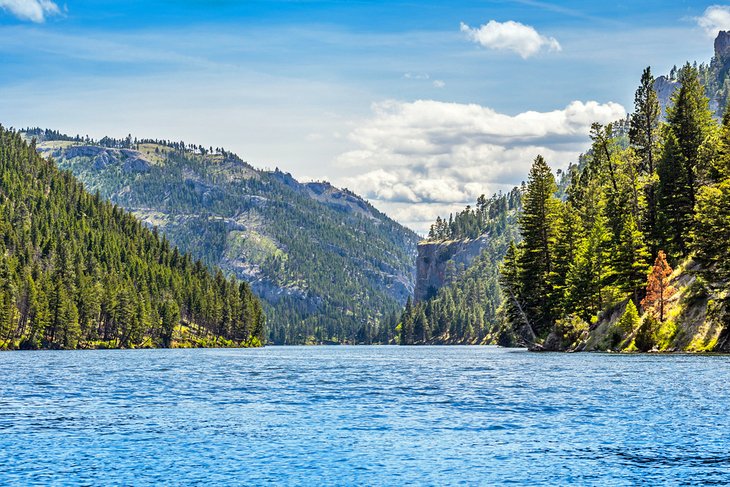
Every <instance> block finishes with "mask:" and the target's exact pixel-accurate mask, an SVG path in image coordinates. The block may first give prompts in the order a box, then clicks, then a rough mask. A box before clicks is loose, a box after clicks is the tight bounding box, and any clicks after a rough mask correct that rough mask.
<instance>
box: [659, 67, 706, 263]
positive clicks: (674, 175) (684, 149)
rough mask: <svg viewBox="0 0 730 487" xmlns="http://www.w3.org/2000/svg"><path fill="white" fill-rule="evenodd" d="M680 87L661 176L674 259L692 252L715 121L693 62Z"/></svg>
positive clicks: (683, 73) (684, 70)
mask: <svg viewBox="0 0 730 487" xmlns="http://www.w3.org/2000/svg"><path fill="white" fill-rule="evenodd" d="M678 81H679V83H680V84H681V85H680V87H679V88H678V89H677V90H676V91H675V93H674V94H673V95H672V106H670V107H669V108H667V123H668V130H667V132H668V134H667V136H666V137H665V140H666V142H665V148H664V154H663V156H662V158H661V160H660V165H659V167H658V168H657V172H658V174H659V192H660V198H659V210H660V212H661V213H663V217H664V219H665V221H666V222H667V223H668V224H669V225H670V226H672V228H673V230H674V231H673V232H672V233H671V234H670V235H668V238H665V239H664V244H665V246H666V248H667V249H668V250H669V251H670V255H671V256H673V257H685V256H687V254H688V252H689V240H690V229H691V224H692V215H693V213H694V206H695V199H696V192H697V189H698V187H697V183H696V179H697V174H696V171H697V165H698V161H699V151H700V147H701V145H702V144H703V142H704V141H705V138H706V137H707V136H708V135H709V134H710V133H711V131H712V129H713V125H714V122H713V120H712V114H711V112H710V109H709V105H708V99H707V97H706V96H705V93H704V88H703V87H702V85H701V84H700V81H699V73H698V72H697V69H696V68H694V67H692V66H691V65H690V64H689V63H687V64H685V65H684V66H683V67H682V69H681V70H680V71H679V76H678Z"/></svg>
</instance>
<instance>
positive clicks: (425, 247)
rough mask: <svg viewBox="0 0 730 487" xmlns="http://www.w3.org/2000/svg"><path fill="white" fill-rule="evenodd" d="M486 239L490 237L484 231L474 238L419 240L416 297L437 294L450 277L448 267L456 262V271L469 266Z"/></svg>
mask: <svg viewBox="0 0 730 487" xmlns="http://www.w3.org/2000/svg"><path fill="white" fill-rule="evenodd" d="M487 241H488V237H487V236H485V235H482V236H481V237H479V238H475V239H466V240H447V241H443V242H431V241H422V242H420V243H419V244H418V257H417V258H416V286H415V290H414V298H415V300H416V301H417V302H418V301H425V300H427V299H429V298H431V297H432V296H434V295H435V294H436V292H438V290H439V289H441V288H442V287H443V286H444V285H445V284H447V281H448V278H449V277H450V276H449V271H448V268H451V267H452V265H453V270H454V271H457V270H459V269H464V268H467V267H469V265H470V264H471V263H472V261H473V260H474V259H476V258H477V257H478V256H479V254H481V253H482V250H484V248H485V247H486V246H487ZM449 262H451V263H452V264H449Z"/></svg>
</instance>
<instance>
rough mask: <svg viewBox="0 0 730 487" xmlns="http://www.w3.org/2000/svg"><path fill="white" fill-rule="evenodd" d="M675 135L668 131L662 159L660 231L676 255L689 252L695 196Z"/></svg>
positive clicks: (658, 231) (659, 200)
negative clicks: (688, 239)
mask: <svg viewBox="0 0 730 487" xmlns="http://www.w3.org/2000/svg"><path fill="white" fill-rule="evenodd" d="M684 159H685V157H684V155H683V154H682V150H681V147H680V144H679V141H678V140H677V137H676V136H675V135H674V132H672V131H668V133H667V134H666V136H665V144H664V150H663V153H662V158H661V160H660V162H659V167H658V169H657V172H658V174H659V185H658V203H659V212H658V215H657V224H658V227H659V228H658V229H657V233H658V234H659V235H661V241H662V243H663V244H664V246H665V247H666V248H667V249H668V251H669V254H670V255H671V256H673V257H677V258H678V257H681V256H684V255H686V254H687V250H688V242H687V236H688V235H689V231H690V229H691V226H692V215H693V212H694V196H690V193H692V191H691V181H690V180H689V179H688V177H687V172H686V170H685V167H686V162H685V160H684Z"/></svg>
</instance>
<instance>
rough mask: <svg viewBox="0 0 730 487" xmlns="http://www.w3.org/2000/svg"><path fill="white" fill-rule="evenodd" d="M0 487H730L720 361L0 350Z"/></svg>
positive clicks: (726, 367)
mask: <svg viewBox="0 0 730 487" xmlns="http://www.w3.org/2000/svg"><path fill="white" fill-rule="evenodd" d="M0 381H1V382H0V484H2V485H23V486H25V485H90V484H94V485H148V484H165V485H196V484H197V485H201V484H208V485H257V484H275V485H281V484H285V485H338V486H339V485H353V484H357V485H409V484H410V485H424V484H425V485H453V484H463V485H495V484H511V485H567V484H580V485H585V484H597V485H636V484H637V483H645V484H646V485H657V484H661V483H668V484H675V485H676V484H682V483H685V484H688V485H689V484H691V485H698V484H711V483H715V484H717V483H719V484H723V483H730V357H728V356H690V355H612V354H549V353H529V352H526V351H524V350H511V349H501V348H496V347H384V346H381V347H378V346H373V347H364V346H363V347H344V346H342V347H266V348H262V349H245V350H238V349H236V350H221V349H208V350H203V349H199V350H108V351H107V350H98V351H39V352H7V353H0Z"/></svg>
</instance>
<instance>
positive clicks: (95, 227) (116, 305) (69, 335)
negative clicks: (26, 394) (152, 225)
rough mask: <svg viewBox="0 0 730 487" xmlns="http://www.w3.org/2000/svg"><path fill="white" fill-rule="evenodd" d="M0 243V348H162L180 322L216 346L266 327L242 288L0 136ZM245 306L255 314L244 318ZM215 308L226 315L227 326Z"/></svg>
mask: <svg viewBox="0 0 730 487" xmlns="http://www.w3.org/2000/svg"><path fill="white" fill-rule="evenodd" d="M0 235H2V240H0V347H5V348H13V347H16V346H20V347H22V348H87V347H90V346H94V345H95V344H101V343H103V344H104V346H109V347H130V348H131V347H136V346H141V345H142V344H143V343H146V342H148V341H151V342H153V343H155V344H158V345H166V346H170V345H171V340H170V338H171V333H170V329H172V328H174V327H175V326H176V325H178V324H179V323H181V322H185V323H188V324H190V325H191V326H194V327H195V329H196V330H197V332H198V334H199V335H203V336H221V337H224V338H228V337H230V336H231V332H230V329H229V328H228V327H229V326H236V327H241V326H246V327H248V328H249V329H261V327H263V325H264V315H263V312H262V311H261V308H260V305H259V304H258V300H257V299H256V298H255V296H254V295H253V294H252V293H251V291H250V289H248V288H247V289H245V290H244V292H243V293H240V294H239V293H237V292H233V291H234V290H235V291H238V289H239V287H238V284H237V283H236V282H234V281H233V280H226V279H225V278H224V277H223V275H222V273H220V271H218V272H217V273H213V272H211V271H209V270H207V269H206V268H205V267H204V266H203V265H202V263H200V262H199V261H193V260H192V259H191V257H190V256H189V255H186V254H181V253H180V252H179V251H178V249H177V248H171V246H170V244H169V243H168V241H167V240H166V239H165V238H159V237H158V236H157V234H156V233H154V232H152V231H150V230H148V229H147V228H145V227H144V226H143V225H142V224H141V223H140V222H139V221H138V220H137V219H136V218H134V217H133V216H132V215H130V214H129V213H127V212H125V211H124V210H122V209H120V208H119V207H117V206H116V205H112V204H111V203H108V202H104V201H102V199H101V198H100V196H99V195H98V194H96V195H91V194H89V193H88V192H86V191H85V190H84V188H83V186H82V185H81V183H79V182H78V181H77V180H76V179H75V178H74V177H73V176H72V175H71V174H70V173H68V172H63V171H59V170H58V169H57V168H56V166H55V165H54V163H53V162H52V161H50V160H44V159H42V158H41V157H40V156H38V155H37V153H36V147H35V142H31V143H30V144H27V143H25V142H24V141H23V139H22V138H21V137H20V135H19V134H17V133H15V132H13V131H9V130H6V129H4V128H2V127H0ZM203 296H205V299H201V298H202V297H203ZM247 307H253V308H254V309H256V310H257V311H256V312H254V313H253V314H249V315H245V314H244V313H243V309H244V308H247ZM173 308H174V309H175V310H177V311H176V312H174V311H173ZM219 308H226V309H229V310H230V313H229V315H228V317H227V319H228V321H227V322H226V321H225V320H223V318H222V316H221V315H219V314H218V313H217V312H216V310H217V309H219ZM249 338H250V337H249V336H246V337H243V340H244V341H245V340H248V339H249Z"/></svg>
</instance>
